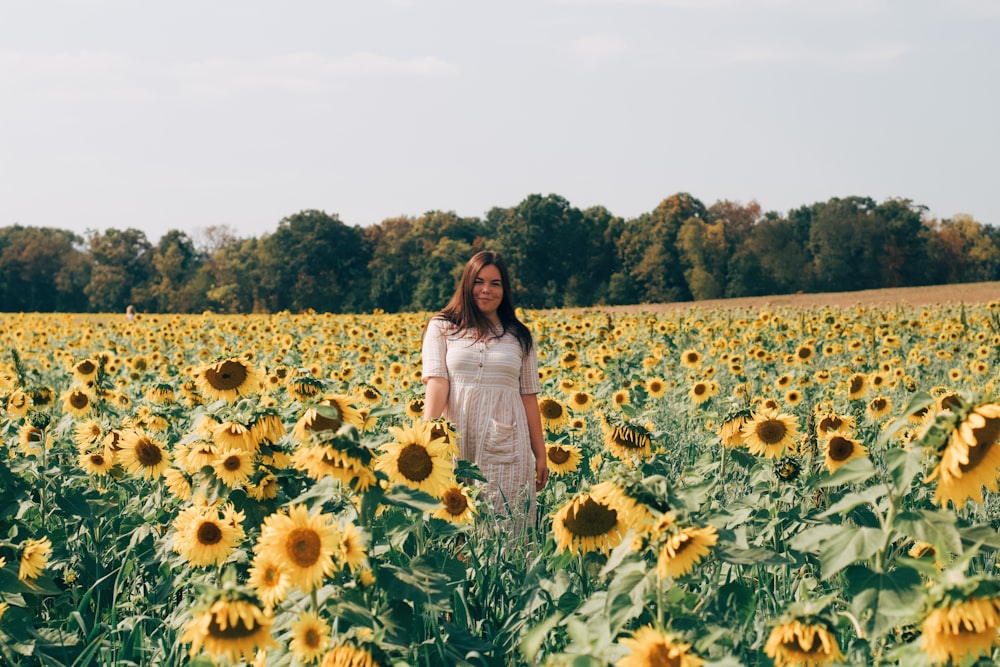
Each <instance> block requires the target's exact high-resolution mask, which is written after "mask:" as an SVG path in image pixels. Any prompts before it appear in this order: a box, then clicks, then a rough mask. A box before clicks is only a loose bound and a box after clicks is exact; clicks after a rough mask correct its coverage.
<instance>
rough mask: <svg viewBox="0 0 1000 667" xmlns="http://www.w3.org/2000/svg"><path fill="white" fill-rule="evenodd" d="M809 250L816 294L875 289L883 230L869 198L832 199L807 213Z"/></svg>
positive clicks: (879, 271) (873, 202)
mask: <svg viewBox="0 0 1000 667" xmlns="http://www.w3.org/2000/svg"><path fill="white" fill-rule="evenodd" d="M811 222H812V224H811V226H810V230H809V249H810V251H811V252H812V255H813V271H814V277H815V281H816V283H815V287H816V290H817V291H820V292H843V291H851V290H862V289H871V288H873V287H877V286H878V285H879V279H880V277H881V273H882V267H881V264H880V260H881V250H882V247H883V238H884V234H883V230H881V229H880V228H879V226H878V224H877V222H876V218H875V201H874V200H872V199H871V198H869V197H846V198H844V199H840V198H837V197H834V198H833V199H830V200H829V201H827V202H823V203H818V204H814V205H813V206H812V209H811Z"/></svg>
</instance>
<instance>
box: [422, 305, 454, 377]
mask: <svg viewBox="0 0 1000 667" xmlns="http://www.w3.org/2000/svg"><path fill="white" fill-rule="evenodd" d="M446 327H447V323H446V322H445V321H444V320H443V319H441V318H440V317H435V318H432V319H431V321H430V322H428V323H427V332H426V333H425V334H424V344H423V348H422V350H421V358H422V364H423V370H421V372H420V378H421V380H422V381H424V382H426V381H427V378H445V379H447V378H448V364H447V361H446V357H447V355H448V332H447V330H446Z"/></svg>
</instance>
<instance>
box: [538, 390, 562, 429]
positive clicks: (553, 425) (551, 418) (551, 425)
mask: <svg viewBox="0 0 1000 667" xmlns="http://www.w3.org/2000/svg"><path fill="white" fill-rule="evenodd" d="M538 412H539V413H540V414H541V417H542V426H543V427H545V429H546V430H548V431H551V432H553V433H558V432H559V431H561V430H562V429H563V427H564V426H566V422H567V421H569V413H568V412H567V411H566V406H565V405H563V404H562V403H560V402H559V401H557V400H556V399H554V398H543V399H541V400H540V401H538Z"/></svg>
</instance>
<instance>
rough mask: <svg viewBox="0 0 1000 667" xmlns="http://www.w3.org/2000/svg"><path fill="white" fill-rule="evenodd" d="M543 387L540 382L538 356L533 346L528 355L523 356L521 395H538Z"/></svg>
mask: <svg viewBox="0 0 1000 667" xmlns="http://www.w3.org/2000/svg"><path fill="white" fill-rule="evenodd" d="M541 391H542V385H541V383H540V382H539V381H538V355H537V354H536V353H535V346H534V345H532V346H531V349H530V350H528V352H527V353H525V354H523V355H521V393H522V394H538V393H540V392H541Z"/></svg>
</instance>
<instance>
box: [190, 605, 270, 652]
mask: <svg viewBox="0 0 1000 667" xmlns="http://www.w3.org/2000/svg"><path fill="white" fill-rule="evenodd" d="M273 624H274V618H273V617H272V616H271V614H270V613H268V612H266V611H264V610H263V609H261V608H260V607H259V606H258V605H257V604H255V603H254V602H252V601H250V600H238V599H233V600H231V599H227V598H225V597H221V598H219V599H218V600H216V601H215V602H214V603H212V605H211V606H210V607H209V608H208V610H207V611H205V612H203V613H201V614H200V615H198V616H196V617H195V618H194V619H192V620H191V622H190V623H188V625H187V627H186V628H185V629H184V634H183V635H181V639H180V641H181V642H182V643H185V644H186V643H188V642H190V643H191V653H190V655H191V656H192V657H194V656H195V655H196V654H197V653H198V652H199V651H201V650H202V648H204V649H205V652H206V653H208V654H209V655H210V656H211V657H212V658H214V659H216V660H218V659H226V660H229V661H230V662H239V661H241V660H242V661H246V662H250V661H251V660H253V658H254V652H255V651H257V650H260V649H266V648H268V647H271V646H277V642H276V641H274V637H272V636H271V626H272V625H273Z"/></svg>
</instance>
